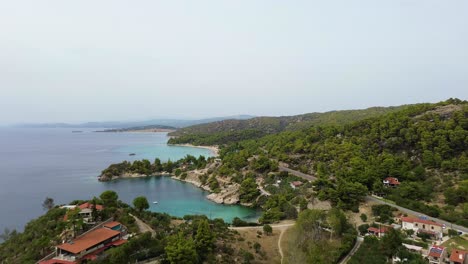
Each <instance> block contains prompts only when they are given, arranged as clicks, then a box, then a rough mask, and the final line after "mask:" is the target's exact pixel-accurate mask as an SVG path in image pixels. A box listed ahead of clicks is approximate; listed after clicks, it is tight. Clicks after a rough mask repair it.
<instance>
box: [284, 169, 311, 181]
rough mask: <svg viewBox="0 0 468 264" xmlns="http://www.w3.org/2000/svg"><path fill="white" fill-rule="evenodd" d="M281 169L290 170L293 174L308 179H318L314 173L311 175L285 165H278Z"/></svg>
mask: <svg viewBox="0 0 468 264" xmlns="http://www.w3.org/2000/svg"><path fill="white" fill-rule="evenodd" d="M278 168H279V170H280V171H286V172H289V173H291V174H292V175H294V176H297V177H300V178H302V179H304V180H308V181H315V180H317V177H314V176H312V175H309V174H305V173H302V172H300V171H296V170H292V169H290V168H287V167H284V166H281V165H280V166H278Z"/></svg>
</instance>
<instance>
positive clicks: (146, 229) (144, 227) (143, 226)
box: [130, 214, 156, 237]
mask: <svg viewBox="0 0 468 264" xmlns="http://www.w3.org/2000/svg"><path fill="white" fill-rule="evenodd" d="M130 216H131V217H133V218H134V219H135V222H136V224H137V226H138V229H140V232H141V233H146V232H150V233H151V236H152V237H155V236H156V231H154V230H153V229H152V228H151V227H150V226H149V225H147V224H146V223H145V222H143V221H141V219H140V218H138V217H136V216H134V215H132V214H130Z"/></svg>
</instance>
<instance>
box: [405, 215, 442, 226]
mask: <svg viewBox="0 0 468 264" xmlns="http://www.w3.org/2000/svg"><path fill="white" fill-rule="evenodd" d="M401 221H402V222H408V223H421V224H427V225H435V226H443V225H442V224H439V223H437V222H434V221H431V220H425V219H420V218H415V217H402V218H401Z"/></svg>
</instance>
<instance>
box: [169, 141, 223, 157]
mask: <svg viewBox="0 0 468 264" xmlns="http://www.w3.org/2000/svg"><path fill="white" fill-rule="evenodd" d="M168 146H179V147H190V148H203V149H208V150H210V151H211V152H212V153H213V156H215V157H217V156H219V147H218V146H196V145H192V144H168Z"/></svg>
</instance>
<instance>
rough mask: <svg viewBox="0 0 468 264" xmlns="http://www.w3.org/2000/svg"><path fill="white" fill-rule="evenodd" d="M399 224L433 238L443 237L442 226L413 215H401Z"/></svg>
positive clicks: (405, 228)
mask: <svg viewBox="0 0 468 264" xmlns="http://www.w3.org/2000/svg"><path fill="white" fill-rule="evenodd" d="M401 224H402V228H403V229H404V230H414V231H415V232H416V233H417V234H419V233H426V234H429V235H430V236H431V237H433V238H434V239H441V238H442V237H443V231H444V226H443V225H442V224H440V223H437V222H434V221H430V220H426V219H421V218H415V217H402V218H401Z"/></svg>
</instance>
